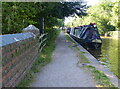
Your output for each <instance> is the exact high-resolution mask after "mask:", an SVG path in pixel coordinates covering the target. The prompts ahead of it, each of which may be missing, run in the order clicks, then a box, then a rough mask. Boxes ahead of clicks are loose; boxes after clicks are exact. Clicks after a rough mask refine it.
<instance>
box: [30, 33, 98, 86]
mask: <svg viewBox="0 0 120 89" xmlns="http://www.w3.org/2000/svg"><path fill="white" fill-rule="evenodd" d="M70 44H71V43H70V42H68V41H67V40H66V38H65V35H64V33H63V32H61V33H60V35H59V36H58V37H57V39H56V49H55V51H54V53H53V56H52V58H53V59H52V61H51V63H49V64H47V65H46V66H45V67H43V68H42V70H41V72H39V73H37V74H36V78H35V80H34V82H33V83H32V84H31V85H30V86H31V87H95V86H96V84H95V81H94V80H93V78H92V77H91V76H90V75H89V74H87V72H85V71H84V70H83V69H82V68H79V67H77V62H78V60H79V59H78V57H77V56H76V52H75V51H74V50H72V49H71V48H70V47H69V45H70Z"/></svg>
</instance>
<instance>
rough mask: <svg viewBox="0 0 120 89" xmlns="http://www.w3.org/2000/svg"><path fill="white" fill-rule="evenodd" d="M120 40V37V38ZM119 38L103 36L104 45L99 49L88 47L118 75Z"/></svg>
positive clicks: (103, 63) (102, 62)
mask: <svg viewBox="0 0 120 89" xmlns="http://www.w3.org/2000/svg"><path fill="white" fill-rule="evenodd" d="M119 40H120V39H119ZM119 48H120V46H119ZM119 48H118V39H112V38H102V47H101V48H100V49H97V50H93V49H87V50H88V51H89V52H90V53H91V54H92V55H93V56H94V57H95V58H97V59H98V61H99V62H100V63H101V64H102V65H104V66H106V67H108V68H109V69H110V70H111V71H112V72H113V73H114V74H115V75H116V76H118V77H119V78H120V75H118V63H119V62H118V55H119V54H120V51H118V49H119Z"/></svg>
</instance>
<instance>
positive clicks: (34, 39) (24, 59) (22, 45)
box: [0, 32, 39, 87]
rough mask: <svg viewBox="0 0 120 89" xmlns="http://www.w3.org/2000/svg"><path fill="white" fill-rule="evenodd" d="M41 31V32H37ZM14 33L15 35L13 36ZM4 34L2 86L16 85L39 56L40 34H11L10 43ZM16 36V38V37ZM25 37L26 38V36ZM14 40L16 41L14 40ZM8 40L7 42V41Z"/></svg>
mask: <svg viewBox="0 0 120 89" xmlns="http://www.w3.org/2000/svg"><path fill="white" fill-rule="evenodd" d="M37 33H39V32H37ZM26 34H27V36H25V35H26ZM12 35H14V36H12ZM7 36H8V35H2V37H3V38H4V39H2V43H3V45H2V46H1V51H2V70H1V71H0V72H2V80H1V82H2V87H14V86H16V85H17V84H18V83H19V82H20V81H21V80H22V79H23V78H24V76H25V74H26V72H27V71H28V69H29V68H31V66H32V64H33V62H34V61H35V59H36V58H37V55H38V49H39V35H38V34H37V35H36V34H33V33H31V32H27V33H22V34H21V33H20V34H11V35H10V34H9V37H8V40H9V39H10V40H11V41H10V40H9V43H6V42H7V41H6V39H5V38H6V37H7ZM15 37H16V38H15ZM24 37H25V38H24ZM13 38H14V40H16V41H13ZM5 41H6V42H5Z"/></svg>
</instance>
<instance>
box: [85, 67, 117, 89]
mask: <svg viewBox="0 0 120 89" xmlns="http://www.w3.org/2000/svg"><path fill="white" fill-rule="evenodd" d="M83 68H86V69H87V70H88V71H89V72H91V73H92V75H93V77H94V79H95V80H96V82H97V87H103V88H107V87H109V89H118V88H117V87H115V86H114V85H113V84H112V83H111V82H110V79H109V78H108V77H107V76H106V75H105V74H104V73H103V72H102V71H99V70H97V69H96V68H95V67H93V66H91V65H87V66H84V67H83ZM103 88H102V89H103Z"/></svg>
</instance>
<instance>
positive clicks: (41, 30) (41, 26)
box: [40, 17, 44, 35]
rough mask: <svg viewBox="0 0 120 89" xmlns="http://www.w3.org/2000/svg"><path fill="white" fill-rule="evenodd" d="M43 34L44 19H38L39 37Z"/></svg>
mask: <svg viewBox="0 0 120 89" xmlns="http://www.w3.org/2000/svg"><path fill="white" fill-rule="evenodd" d="M43 33H44V17H40V35H41V34H43Z"/></svg>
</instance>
